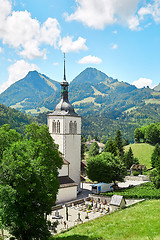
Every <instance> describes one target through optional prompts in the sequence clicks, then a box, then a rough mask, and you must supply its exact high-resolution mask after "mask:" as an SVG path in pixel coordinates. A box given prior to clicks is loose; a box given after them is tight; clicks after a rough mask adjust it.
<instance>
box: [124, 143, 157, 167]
mask: <svg viewBox="0 0 160 240" xmlns="http://www.w3.org/2000/svg"><path fill="white" fill-rule="evenodd" d="M129 147H131V148H132V151H133V155H134V157H137V158H138V160H139V162H140V164H145V165H146V167H147V168H150V167H151V163H150V161H151V155H152V152H153V150H154V146H152V145H150V144H147V143H134V144H129V145H127V146H125V147H124V148H125V151H128V149H129Z"/></svg>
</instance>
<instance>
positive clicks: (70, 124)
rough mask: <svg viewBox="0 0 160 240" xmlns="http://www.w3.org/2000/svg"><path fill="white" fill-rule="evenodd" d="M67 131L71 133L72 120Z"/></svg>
mask: <svg viewBox="0 0 160 240" xmlns="http://www.w3.org/2000/svg"><path fill="white" fill-rule="evenodd" d="M69 133H70V134H72V121H70V122H69Z"/></svg>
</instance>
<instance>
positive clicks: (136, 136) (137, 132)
mask: <svg viewBox="0 0 160 240" xmlns="http://www.w3.org/2000/svg"><path fill="white" fill-rule="evenodd" d="M143 137H144V135H143V133H142V130H141V129H140V128H136V129H135V131H134V139H135V141H136V142H138V143H139V142H140V139H141V138H143Z"/></svg>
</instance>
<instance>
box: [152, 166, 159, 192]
mask: <svg viewBox="0 0 160 240" xmlns="http://www.w3.org/2000/svg"><path fill="white" fill-rule="evenodd" d="M150 180H151V181H152V182H153V184H154V186H155V187H156V188H157V189H158V188H160V173H159V171H158V170H157V169H156V168H154V169H153V170H152V171H151V172H150Z"/></svg>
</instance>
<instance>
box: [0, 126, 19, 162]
mask: <svg viewBox="0 0 160 240" xmlns="http://www.w3.org/2000/svg"><path fill="white" fill-rule="evenodd" d="M20 138H21V135H20V134H19V133H17V132H16V131H15V130H14V129H10V125H9V124H4V125H3V126H2V127H1V128H0V161H1V160H2V156H3V153H4V151H5V150H6V149H8V148H9V146H10V145H11V144H12V143H13V142H16V141H18V140H20Z"/></svg>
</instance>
